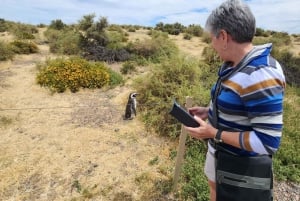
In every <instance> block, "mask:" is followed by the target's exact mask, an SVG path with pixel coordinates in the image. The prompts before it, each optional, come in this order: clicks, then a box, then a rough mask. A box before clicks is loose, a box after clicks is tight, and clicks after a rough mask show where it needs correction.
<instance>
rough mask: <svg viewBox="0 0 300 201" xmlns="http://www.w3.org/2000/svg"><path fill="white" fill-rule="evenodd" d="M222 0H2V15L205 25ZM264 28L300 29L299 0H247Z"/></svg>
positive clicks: (19, 18)
mask: <svg viewBox="0 0 300 201" xmlns="http://www.w3.org/2000/svg"><path fill="white" fill-rule="evenodd" d="M221 2H223V1H222V0H213V1H200V0H147V1H137V0H127V1H123V0H50V1H49V0H2V2H1V7H0V18H4V19H7V20H13V21H18V22H24V23H31V24H39V23H45V24H49V23H50V22H51V20H54V19H61V20H62V21H63V22H65V23H77V22H78V20H80V19H81V18H82V16H83V15H87V14H91V13H95V14H96V16H97V17H101V16H104V17H107V18H108V21H109V22H110V23H115V24H139V25H145V26H153V25H155V24H156V23H158V22H164V23H175V22H179V23H182V24H184V25H188V24H200V25H201V26H204V24H205V20H206V18H207V16H208V14H209V12H210V11H211V10H212V9H213V8H215V7H216V6H218V5H219V4H220V3H221ZM247 3H248V4H249V6H250V7H251V9H252V11H253V13H254V15H255V17H256V21H257V26H258V27H260V28H263V29H269V30H275V31H286V32H289V33H300V12H299V7H300V1H299V0H248V1H247Z"/></svg>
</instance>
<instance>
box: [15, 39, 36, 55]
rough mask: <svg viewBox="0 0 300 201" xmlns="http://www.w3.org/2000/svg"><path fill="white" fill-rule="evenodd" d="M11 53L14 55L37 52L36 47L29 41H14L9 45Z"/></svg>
mask: <svg viewBox="0 0 300 201" xmlns="http://www.w3.org/2000/svg"><path fill="white" fill-rule="evenodd" d="M10 45H11V47H12V51H13V52H14V53H16V54H33V53H37V52H38V51H39V49H38V46H37V45H36V44H35V43H34V42H31V41H20V40H15V41H13V42H11V43H10Z"/></svg>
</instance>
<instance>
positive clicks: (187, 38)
mask: <svg viewBox="0 0 300 201" xmlns="http://www.w3.org/2000/svg"><path fill="white" fill-rule="evenodd" d="M192 37H193V36H192V35H191V34H188V33H185V34H184V35H183V39H185V40H191V39H192Z"/></svg>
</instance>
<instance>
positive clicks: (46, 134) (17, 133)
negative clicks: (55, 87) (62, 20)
mask: <svg viewBox="0 0 300 201" xmlns="http://www.w3.org/2000/svg"><path fill="white" fill-rule="evenodd" d="M39 48H40V50H41V52H40V53H39V54H35V55H30V56H28V55H24V56H18V57H16V58H15V59H14V60H13V61H12V62H7V63H0V119H1V121H0V153H1V155H0V178H1V181H0V200H47V201H48V200H84V198H92V199H94V200H113V199H115V200H118V199H117V198H116V197H117V196H116V195H124V194H125V195H128V196H129V197H131V198H132V200H139V199H140V198H141V196H142V195H143V194H144V193H145V192H146V189H143V188H140V186H139V184H137V180H138V178H141V177H143V176H145V175H146V176H147V177H148V178H151V179H149V181H147V182H150V183H151V181H153V180H154V179H155V178H162V177H164V176H165V174H166V173H162V172H165V171H162V169H167V167H168V164H169V163H170V161H169V159H168V157H169V151H170V146H171V145H170V144H169V143H168V142H166V141H164V140H163V139H161V138H158V137H157V136H155V135H154V134H151V133H148V132H146V131H145V129H144V127H143V125H142V123H141V122H139V121H138V119H134V120H132V121H124V120H122V117H121V116H122V114H123V109H124V105H125V101H126V99H127V96H128V93H129V92H130V88H129V87H128V86H124V87H119V88H116V89H113V90H108V91H101V90H92V91H91V90H81V91H79V92H78V93H75V94H74V93H63V94H53V95H51V94H50V93H49V92H48V91H47V90H46V89H44V88H41V87H40V86H38V85H37V84H36V83H35V75H36V66H35V64H36V62H41V61H44V60H45V59H46V57H47V55H48V47H47V46H44V45H40V46H39ZM153 159H158V162H157V163H156V164H154V165H149V161H151V160H153ZM150 183H149V184H148V186H149V185H150ZM145 186H147V185H145ZM145 188H146V187H145ZM121 197H122V196H121ZM123 199H124V196H123V197H122V198H121V199H120V200H123Z"/></svg>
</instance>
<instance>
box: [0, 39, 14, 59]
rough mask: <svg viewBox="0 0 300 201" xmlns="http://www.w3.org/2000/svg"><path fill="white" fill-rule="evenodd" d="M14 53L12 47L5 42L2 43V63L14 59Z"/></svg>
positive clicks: (0, 56)
mask: <svg viewBox="0 0 300 201" xmlns="http://www.w3.org/2000/svg"><path fill="white" fill-rule="evenodd" d="M14 54H15V53H14V52H13V51H12V48H11V46H10V45H8V44H7V43H5V42H2V41H0V61H6V60H9V59H13V57H14Z"/></svg>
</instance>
